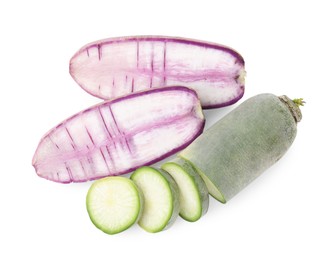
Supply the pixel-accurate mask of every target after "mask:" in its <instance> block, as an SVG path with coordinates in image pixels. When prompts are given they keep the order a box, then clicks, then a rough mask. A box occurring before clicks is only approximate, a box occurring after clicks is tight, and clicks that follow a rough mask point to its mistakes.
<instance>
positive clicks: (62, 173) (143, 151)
mask: <svg viewBox="0 0 331 260" xmlns="http://www.w3.org/2000/svg"><path fill="white" fill-rule="evenodd" d="M203 126H204V117H203V114H202V110H201V105H200V102H199V100H198V97H197V95H196V93H195V92H194V91H193V90H191V89H188V88H185V87H168V88H158V89H152V90H148V91H145V92H140V93H135V94H131V95H128V96H125V97H121V98H118V99H115V100H111V101H106V102H104V103H101V104H99V105H96V106H94V107H91V108H89V109H86V110H84V111H82V112H80V113H78V114H76V115H74V116H72V117H70V118H68V119H67V120H65V121H63V122H62V123H60V124H59V125H58V126H56V127H55V128H53V129H51V130H50V131H49V132H48V133H47V134H46V135H45V136H44V137H43V138H42V139H41V141H40V143H39V145H38V148H37V150H36V152H35V155H34V157H33V162H32V164H33V166H34V167H35V169H36V172H37V174H38V175H39V176H40V177H43V178H46V179H49V180H52V181H55V182H61V183H69V182H83V181H87V180H93V179H99V178H101V177H105V176H112V175H120V174H125V173H128V172H131V171H133V170H134V169H137V168H138V167H140V166H143V165H149V164H152V163H155V162H157V161H159V160H162V159H164V158H166V157H167V156H170V155H172V154H174V153H176V152H177V151H179V150H181V149H183V148H185V147H186V146H187V145H189V144H190V143H191V142H192V141H193V140H194V139H195V138H196V137H197V136H198V135H200V134H201V132H202V130H203Z"/></svg>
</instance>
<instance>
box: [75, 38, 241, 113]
mask: <svg viewBox="0 0 331 260" xmlns="http://www.w3.org/2000/svg"><path fill="white" fill-rule="evenodd" d="M244 66H245V65H244V60H243V58H242V57H241V56H240V54H238V53H237V52H236V51H234V50H233V49H231V48H228V47H226V46H223V45H219V44H214V43H208V42H202V41H197V40H191V39H183V38H172V37H164V36H136V37H121V38H110V39H105V40H100V41H97V42H93V43H90V44H88V45H86V46H84V47H83V48H81V49H80V50H79V51H78V52H77V53H76V54H75V55H74V56H73V57H72V58H71V60H70V74H71V76H72V77H73V79H74V80H75V81H76V82H77V83H78V84H79V85H80V86H81V87H82V88H83V89H84V90H86V91H87V92H88V93H90V94H92V95H94V96H96V97H99V98H102V99H112V98H116V97H119V96H122V95H127V94H129V93H132V92H136V91H140V90H143V89H150V88H155V87H164V86H174V85H183V86H187V87H190V88H192V89H194V90H195V91H196V92H197V93H198V95H199V98H200V100H201V104H202V107H203V108H216V107H223V106H227V105H230V104H233V103H235V102H236V101H238V100H239V99H240V98H241V97H242V96H243V94H244V77H245V69H244Z"/></svg>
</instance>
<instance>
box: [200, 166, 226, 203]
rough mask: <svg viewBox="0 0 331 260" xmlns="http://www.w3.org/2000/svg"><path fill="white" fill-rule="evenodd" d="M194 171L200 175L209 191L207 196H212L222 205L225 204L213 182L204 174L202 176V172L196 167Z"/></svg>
mask: <svg viewBox="0 0 331 260" xmlns="http://www.w3.org/2000/svg"><path fill="white" fill-rule="evenodd" d="M195 169H196V170H197V171H198V173H199V174H200V176H201V178H202V179H203V180H204V182H205V183H206V186H207V189H208V191H209V194H210V195H211V196H213V197H214V198H215V199H217V200H218V201H220V202H222V203H225V202H226V200H225V198H224V196H223V195H222V193H221V192H220V191H219V190H218V189H217V188H216V186H215V185H214V184H213V182H212V181H211V180H210V179H209V178H208V177H207V176H206V174H204V173H203V172H202V171H200V170H199V169H198V168H197V167H195Z"/></svg>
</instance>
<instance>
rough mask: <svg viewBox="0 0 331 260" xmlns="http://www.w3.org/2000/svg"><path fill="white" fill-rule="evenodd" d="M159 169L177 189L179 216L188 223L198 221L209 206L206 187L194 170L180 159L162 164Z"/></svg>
mask: <svg viewBox="0 0 331 260" xmlns="http://www.w3.org/2000/svg"><path fill="white" fill-rule="evenodd" d="M161 168H162V169H163V170H165V171H166V172H168V173H169V174H170V175H171V177H173V178H174V180H175V181H176V183H177V185H178V188H179V204H180V211H179V215H180V216H181V217H182V218H183V219H185V220H187V221H190V222H194V221H197V220H199V219H200V218H201V217H202V216H203V215H204V214H206V212H207V210H208V206H209V193H208V189H207V186H206V184H205V182H204V181H203V179H202V178H201V177H200V175H199V173H198V172H197V171H196V169H195V168H194V167H193V166H192V165H191V164H190V163H189V162H188V161H185V160H183V159H181V158H176V159H174V160H173V161H171V162H167V163H164V164H163V165H162V166H161Z"/></svg>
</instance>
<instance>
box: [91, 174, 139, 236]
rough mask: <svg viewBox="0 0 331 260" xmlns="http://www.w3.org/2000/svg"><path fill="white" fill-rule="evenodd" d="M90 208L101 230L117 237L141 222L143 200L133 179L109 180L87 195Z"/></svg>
mask: <svg viewBox="0 0 331 260" xmlns="http://www.w3.org/2000/svg"><path fill="white" fill-rule="evenodd" d="M86 207H87V211H88V214H89V216H90V219H91V221H92V222H93V224H94V225H95V226H96V227H97V228H99V229H100V230H102V231H103V232H105V233H107V234H116V233H119V232H122V231H124V230H126V229H128V228H129V227H131V226H132V225H133V224H134V223H136V222H137V220H138V219H139V216H140V212H141V208H142V197H141V195H140V193H139V190H138V188H137V187H136V185H135V184H134V183H133V181H131V180H130V179H128V178H125V177H107V178H103V179H100V180H98V181H95V182H94V183H93V184H92V186H91V187H90V189H89V191H88V193H87V197H86Z"/></svg>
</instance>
